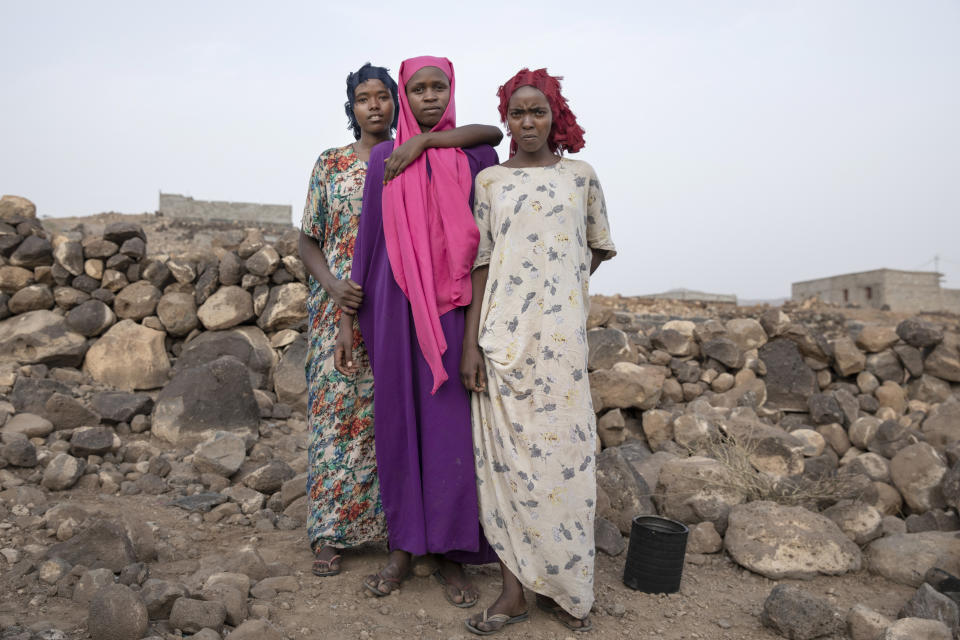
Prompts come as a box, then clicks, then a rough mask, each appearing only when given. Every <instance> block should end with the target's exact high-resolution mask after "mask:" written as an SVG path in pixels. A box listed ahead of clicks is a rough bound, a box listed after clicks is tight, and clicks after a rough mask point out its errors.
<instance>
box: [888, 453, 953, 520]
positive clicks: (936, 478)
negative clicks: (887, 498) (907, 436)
mask: <svg viewBox="0 0 960 640" xmlns="http://www.w3.org/2000/svg"><path fill="white" fill-rule="evenodd" d="M946 473H947V463H946V461H945V460H944V459H943V458H942V457H941V456H940V454H939V453H937V450H936V449H934V448H933V447H932V446H930V445H929V444H927V443H926V442H918V443H916V444H911V445H909V446H907V447H905V448H903V449H901V450H900V451H899V452H898V453H897V454H896V455H895V456H894V457H893V460H891V461H890V477H891V479H892V480H893V484H894V486H895V487H896V488H897V489H898V490H899V491H900V493H901V494H902V495H903V499H904V500H905V501H906V503H907V505H908V506H909V507H910V508H911V509H913V510H914V511H915V512H917V513H923V512H925V511H930V510H931V509H938V508H941V509H942V508H943V507H945V506H946V502H945V501H944V498H943V492H942V491H941V488H940V485H941V483H942V482H943V477H944V475H946Z"/></svg>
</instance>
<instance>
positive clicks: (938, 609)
mask: <svg viewBox="0 0 960 640" xmlns="http://www.w3.org/2000/svg"><path fill="white" fill-rule="evenodd" d="M897 617H898V618H925V619H927V620H939V621H940V622H942V623H943V624H945V625H947V627H948V628H949V629H950V630H951V631H952V632H953V634H954V636H955V637H956V634H957V631H958V630H960V609H958V607H957V603H956V602H954V601H953V600H951V599H950V598H948V597H947V596H945V595H943V594H942V593H940V592H938V591H937V590H936V589H934V588H933V587H931V586H930V585H929V584H926V583H924V584H922V585H920V588H919V589H917V592H916V593H915V594H913V597H912V598H910V600H909V601H908V602H907V604H905V605H903V608H902V609H900V613H898V614H897Z"/></svg>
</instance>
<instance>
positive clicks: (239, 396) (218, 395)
mask: <svg viewBox="0 0 960 640" xmlns="http://www.w3.org/2000/svg"><path fill="white" fill-rule="evenodd" d="M259 425H260V407H259V406H258V405H257V400H256V398H255V397H254V395H253V388H252V387H251V386H250V378H249V374H248V371H247V368H246V367H245V366H243V363H241V362H240V361H239V360H237V359H236V358H234V357H232V356H224V357H221V358H218V359H216V360H214V361H213V362H210V363H209V364H206V365H201V366H198V367H194V368H191V369H181V370H179V371H178V372H177V373H176V374H175V375H174V377H173V379H171V380H170V382H168V383H167V385H166V386H165V387H164V388H163V390H161V391H160V394H159V395H158V397H157V401H156V405H155V406H154V409H153V416H152V429H151V430H152V432H153V434H154V435H156V436H157V437H159V438H162V439H164V440H166V441H167V442H171V443H175V444H186V445H189V444H191V443H195V442H198V441H201V440H203V439H205V438H207V437H209V436H210V435H212V434H213V433H214V432H216V431H230V432H232V433H237V434H249V435H256V434H257V432H258V429H259ZM278 488H279V486H278Z"/></svg>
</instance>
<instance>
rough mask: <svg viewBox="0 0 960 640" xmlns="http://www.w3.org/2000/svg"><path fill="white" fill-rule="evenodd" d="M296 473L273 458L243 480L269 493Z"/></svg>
mask: <svg viewBox="0 0 960 640" xmlns="http://www.w3.org/2000/svg"><path fill="white" fill-rule="evenodd" d="M598 466H599V465H598ZM598 474H599V470H598ZM295 475H297V472H296V471H294V470H293V469H292V468H291V467H290V465H288V464H287V463H286V462H283V461H282V460H271V461H270V462H268V463H267V464H265V465H263V466H261V467H259V468H257V469H254V470H253V471H251V472H250V473H248V474H247V475H246V476H244V477H243V480H242V482H243V484H245V485H246V486H248V487H250V488H251V489H253V490H254V491H259V492H260V493H267V494H269V493H276V492H277V491H279V490H280V487H282V486H283V483H284V482H286V481H287V480H290V479H291V478H293V477H294V476H295ZM598 482H599V481H598Z"/></svg>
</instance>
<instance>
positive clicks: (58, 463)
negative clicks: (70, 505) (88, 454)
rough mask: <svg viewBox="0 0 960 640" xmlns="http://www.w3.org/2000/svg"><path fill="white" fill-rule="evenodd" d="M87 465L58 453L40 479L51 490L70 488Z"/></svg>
mask: <svg viewBox="0 0 960 640" xmlns="http://www.w3.org/2000/svg"><path fill="white" fill-rule="evenodd" d="M86 466H87V463H86V461H85V460H81V459H79V458H74V457H73V456H71V455H69V454H66V453H60V454H57V456H56V457H54V459H53V460H51V461H50V463H49V464H48V465H47V468H46V469H45V470H44V472H43V479H42V480H41V481H40V484H42V485H43V486H44V487H46V488H47V489H50V490H51V491H63V490H64V489H69V488H70V487H72V486H73V485H75V484H76V483H77V480H79V479H80V476H82V475H83V471H84V469H86ZM87 566H90V565H87Z"/></svg>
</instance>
